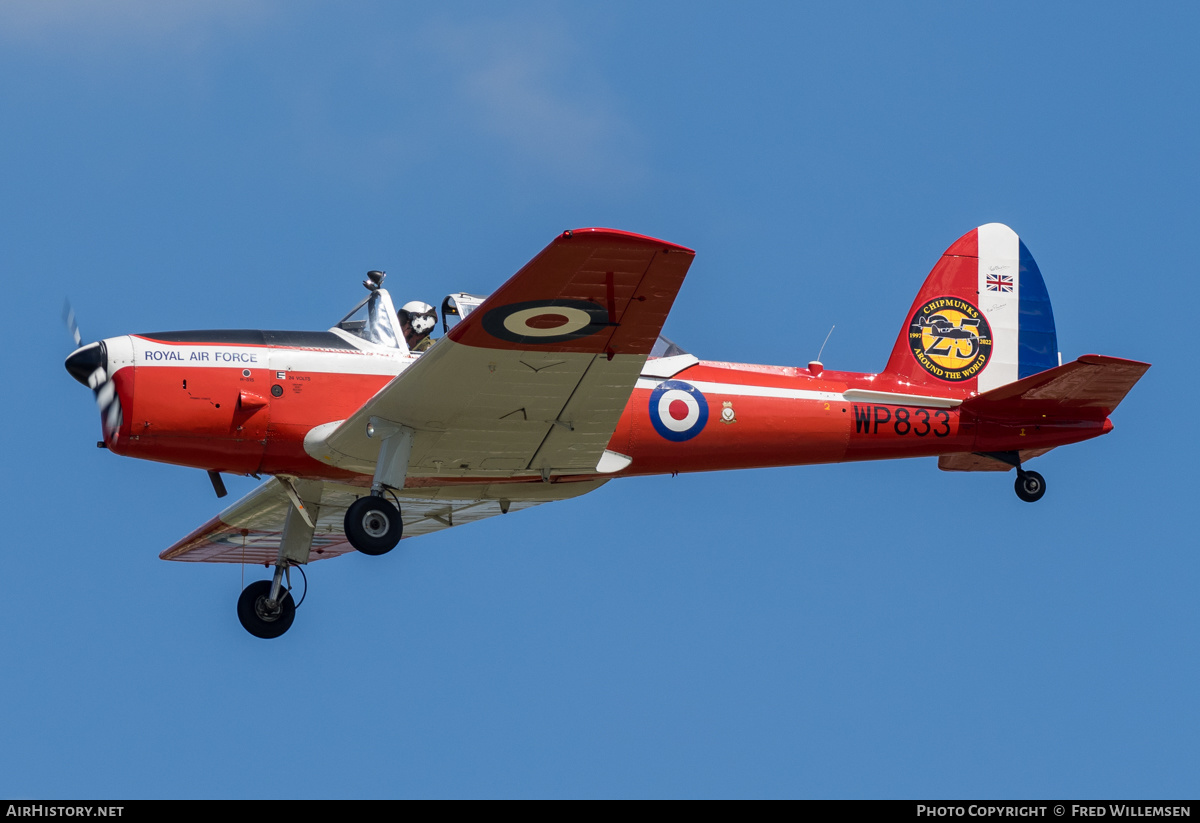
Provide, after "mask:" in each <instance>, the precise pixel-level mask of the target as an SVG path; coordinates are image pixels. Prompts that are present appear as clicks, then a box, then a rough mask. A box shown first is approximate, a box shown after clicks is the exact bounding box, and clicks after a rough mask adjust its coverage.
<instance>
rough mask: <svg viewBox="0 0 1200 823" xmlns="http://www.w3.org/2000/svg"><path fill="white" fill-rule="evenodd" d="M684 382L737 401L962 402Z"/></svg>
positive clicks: (653, 383) (642, 380) (651, 382)
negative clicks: (748, 399)
mask: <svg viewBox="0 0 1200 823" xmlns="http://www.w3.org/2000/svg"><path fill="white" fill-rule="evenodd" d="M673 379H675V380H680V382H683V383H687V384H689V385H691V386H695V387H696V388H697V389H699V390H700V391H702V392H704V393H705V394H724V395H730V396H733V397H777V398H780V399H783V400H821V401H831V402H837V403H854V402H870V403H886V404H890V405H894V406H930V407H933V408H942V407H947V406H957V405H959V404H960V403H961V402H962V401H961V400H958V399H955V398H942V397H921V396H919V395H912V394H892V393H890V392H879V391H872V392H866V391H860V390H858V389H850V390H848V391H847V392H846V393H845V394H842V393H840V392H827V391H811V390H809V389H780V388H774V387H772V386H747V385H742V384H739V383H710V382H708V381H704V380H687V379H680V378H678V377H676V378H673ZM664 382H666V381H664V380H655V379H651V378H647V377H639V378H638V381H637V385H636V386H635V388H638V389H645V390H648V391H653V390H654V389H656V388H658V387H659V385H660V384H662V383H664Z"/></svg>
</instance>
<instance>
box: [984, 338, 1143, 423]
mask: <svg viewBox="0 0 1200 823" xmlns="http://www.w3.org/2000/svg"><path fill="white" fill-rule="evenodd" d="M1149 368H1150V364H1149V363H1141V362H1139V361H1137V360H1123V359H1121V358H1119V357H1105V356H1103V355H1099V354H1085V355H1084V356H1083V357H1080V358H1079V359H1078V360H1076V361H1075V362H1074V363H1067V364H1066V365H1063V366H1056V367H1054V368H1052V369H1047V370H1046V371H1044V372H1040V373H1038V374H1034V375H1030V376H1029V377H1026V378H1023V379H1021V380H1017V381H1016V382H1014V383H1009V384H1007V385H1004V386H1001V387H1000V388H998V389H992V390H991V391H989V392H984V393H983V394H980V395H977V396H976V397H972V398H969V399H968V400H966V401H964V402H963V404H962V406H961V408H962V411H963V413H964V414H968V413H970V414H974V415H977V416H979V417H986V418H993V419H999V418H1020V419H1033V418H1035V417H1041V416H1045V417H1048V418H1060V419H1061V418H1070V419H1076V420H1103V419H1104V418H1106V417H1108V416H1109V415H1110V414H1112V412H1113V409H1115V408H1116V407H1117V404H1118V403H1120V402H1121V401H1122V400H1123V399H1124V398H1125V395H1126V394H1128V393H1129V390H1130V389H1132V388H1133V386H1134V384H1135V383H1137V381H1138V380H1139V379H1141V376H1142V375H1143V374H1145V373H1146V370H1147V369H1149Z"/></svg>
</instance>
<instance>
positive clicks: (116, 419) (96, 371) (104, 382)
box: [64, 305, 122, 440]
mask: <svg viewBox="0 0 1200 823" xmlns="http://www.w3.org/2000/svg"><path fill="white" fill-rule="evenodd" d="M64 319H65V320H66V322H67V329H68V330H69V331H70V332H71V337H72V338H74V340H75V345H76V346H79V343H80V341H81V340H82V336H81V335H80V333H79V325H78V324H77V323H76V322H75V312H74V310H73V309H71V307H70V306H69V305H68V306H67V309H66V312H65V313H64ZM64 365H65V366H66V368H67V373H68V374H70V375H71V376H72V377H74V378H75V379H76V380H78V381H79V382H80V383H82V384H83V385H85V386H87V387H88V388H89V389H91V390H92V392H93V393H94V394H95V396H96V405H97V406H99V407H100V422H101V425H102V426H103V428H104V439H105V440H110V439H112V438H113V437H115V436H116V434H117V432H118V431H119V430H120V428H121V419H122V418H121V399H120V398H119V397H118V396H117V390H116V387H114V386H113V383H112V380H111V379H110V377H109V374H108V347H107V346H106V345H105V344H104V341H103V340H100V341H98V342H96V343H88V344H87V345H86V346H79V348H77V349H76V350H75V351H74V352H72V353H71V355H70V356H69V357H68V358H67V361H66V363H65V364H64Z"/></svg>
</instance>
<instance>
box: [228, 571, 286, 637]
mask: <svg viewBox="0 0 1200 823" xmlns="http://www.w3.org/2000/svg"><path fill="white" fill-rule="evenodd" d="M270 594H271V581H270V580H256V581H255V582H253V583H251V584H250V585H249V586H247V587H246V588H245V589H243V590H242V596H241V597H239V598H238V604H237V613H238V620H240V621H241V622H242V628H243V629H245V630H246V631H248V632H250V634H252V635H254V636H255V637H261V638H264V639H266V640H270V639H271V638H272V637H279V635H281V634H283V633H284V632H286V631H287V630H288V629H290V628H291V626H292V621H293V620H295V619H296V601H295V600H292V595H291V593H290V592H288V591H287V590H286V589H285V590H283V597H281V598H280V599H279V605H278V606H277V607H276V609H275V611H274V612H268V611H267V610H266V609H265V608H263V605H262V604H263V603H264V602H265V601H266V599H267V596H268V595H270Z"/></svg>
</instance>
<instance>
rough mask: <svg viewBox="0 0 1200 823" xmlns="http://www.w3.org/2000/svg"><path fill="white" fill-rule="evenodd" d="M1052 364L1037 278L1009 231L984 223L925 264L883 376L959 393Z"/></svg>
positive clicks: (1048, 319)
mask: <svg viewBox="0 0 1200 823" xmlns="http://www.w3.org/2000/svg"><path fill="white" fill-rule="evenodd" d="M1057 365H1058V338H1057V335H1056V334H1055V330H1054V313H1053V311H1052V310H1051V308H1050V296H1049V294H1048V293H1047V292H1046V284H1045V282H1043V280H1042V273H1041V271H1040V270H1039V269H1038V266H1037V263H1035V262H1034V260H1033V255H1031V254H1030V253H1029V249H1027V248H1026V247H1025V244H1024V243H1022V242H1021V239H1020V238H1019V237H1017V234H1016V232H1014V231H1013V230H1012V229H1010V228H1009V227H1008V226H1005V225H1002V224H1000V223H988V224H987V225H985V226H980V227H979V228H977V229H972V230H971V231H969V232H967V233H966V234H964V235H963V236H962V237H960V238H959V239H958V240H957V241H955V242H954V244H953V245H952V246H950V248H948V249H947V250H946V253H945V254H943V255H942V259H941V260H939V261H938V262H937V265H935V266H934V267H933V271H931V272H930V273H929V277H927V278H926V279H925V284H924V285H923V286H921V290H920V291H919V292H918V293H917V299H916V300H914V301H913V304H912V308H911V309H909V312H908V315H907V317H906V318H905V323H904V327H903V328H902V329H901V330H900V336H899V337H898V338H897V339H896V345H895V346H894V347H893V348H892V356H891V357H890V358H889V359H888V364H887V368H886V369H885V370H884V372H885V374H887V375H889V376H891V377H893V378H894V379H896V380H897V381H898V382H900V383H903V384H908V385H912V386H926V387H928V388H931V389H933V388H936V389H938V390H939V391H942V392H945V391H949V392H950V393H952V394H955V395H960V396H967V395H968V394H970V393H971V392H985V391H988V390H990V389H995V388H998V387H1000V386H1003V385H1006V384H1008V383H1012V382H1014V381H1016V380H1020V379H1021V378H1022V377H1028V376H1030V375H1032V374H1037V373H1038V372H1042V371H1045V370H1046V369H1049V368H1053V367H1054V366H1057Z"/></svg>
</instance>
